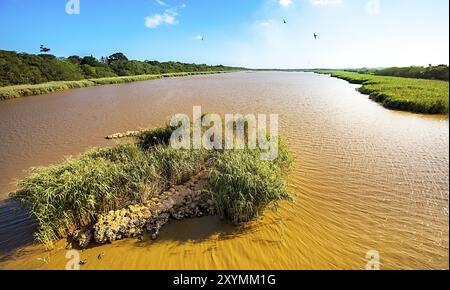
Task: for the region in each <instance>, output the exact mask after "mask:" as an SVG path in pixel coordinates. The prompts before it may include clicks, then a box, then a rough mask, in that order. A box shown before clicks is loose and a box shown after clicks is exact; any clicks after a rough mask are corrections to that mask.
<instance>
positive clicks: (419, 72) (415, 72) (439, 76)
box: [347, 64, 449, 82]
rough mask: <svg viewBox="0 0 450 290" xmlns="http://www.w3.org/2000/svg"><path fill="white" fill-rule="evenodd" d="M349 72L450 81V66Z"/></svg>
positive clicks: (365, 69) (363, 69) (364, 69)
mask: <svg viewBox="0 0 450 290" xmlns="http://www.w3.org/2000/svg"><path fill="white" fill-rule="evenodd" d="M347 71H349V72H357V73H361V74H370V75H376V76H391V77H402V78H412V79H426V80H441V81H447V82H448V81H449V77H448V76H449V67H448V65H444V64H441V65H437V66H433V65H429V66H427V67H424V66H410V67H389V68H384V69H367V68H362V69H356V70H347Z"/></svg>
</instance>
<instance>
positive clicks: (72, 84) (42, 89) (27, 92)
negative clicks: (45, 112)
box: [0, 71, 225, 100]
mask: <svg viewBox="0 0 450 290" xmlns="http://www.w3.org/2000/svg"><path fill="white" fill-rule="evenodd" d="M218 73H225V72H224V71H206V72H181V73H167V74H158V75H137V76H125V77H110V78H98V79H88V80H80V81H59V82H48V83H43V84H37V85H16V86H8V87H0V100H8V99H14V98H19V97H28V96H34V95H43V94H50V93H56V92H62V91H65V90H69V89H76V88H85V87H92V86H98V85H111V84H122V83H130V82H137V81H146V80H154V79H161V78H169V77H183V76H190V75H204V74H218Z"/></svg>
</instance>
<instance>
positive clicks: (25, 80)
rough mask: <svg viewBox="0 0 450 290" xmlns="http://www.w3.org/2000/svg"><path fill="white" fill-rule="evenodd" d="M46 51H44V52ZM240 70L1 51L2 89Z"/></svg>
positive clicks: (120, 56) (114, 56)
mask: <svg viewBox="0 0 450 290" xmlns="http://www.w3.org/2000/svg"><path fill="white" fill-rule="evenodd" d="M41 51H42V48H41ZM235 69H239V68H234V67H227V66H223V65H217V66H209V65H206V64H189V63H181V62H174V61H169V62H159V61H148V60H146V61H138V60H129V59H128V58H127V57H126V56H125V55H124V54H123V53H121V52H118V53H114V54H112V55H110V56H108V57H101V58H100V59H97V58H95V57H93V56H84V57H80V56H77V55H73V56H69V57H67V58H65V57H56V56H54V55H50V54H38V55H35V54H28V53H17V52H15V51H6V50H0V86H10V85H20V84H40V83H45V82H51V81H77V80H82V79H93V78H105V77H117V76H134V75H145V74H164V73H176V72H198V71H227V70H235Z"/></svg>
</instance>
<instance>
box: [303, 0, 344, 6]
mask: <svg viewBox="0 0 450 290" xmlns="http://www.w3.org/2000/svg"><path fill="white" fill-rule="evenodd" d="M310 2H311V4H313V5H335V4H341V3H342V0H310Z"/></svg>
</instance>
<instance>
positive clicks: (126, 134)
mask: <svg viewBox="0 0 450 290" xmlns="http://www.w3.org/2000/svg"><path fill="white" fill-rule="evenodd" d="M141 133H142V131H127V132H124V133H115V134H112V135H109V136H106V137H105V139H106V140H116V139H124V138H133V137H138V136H139V135H140V134H141Z"/></svg>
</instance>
